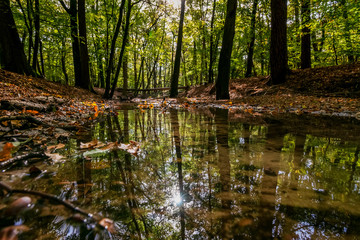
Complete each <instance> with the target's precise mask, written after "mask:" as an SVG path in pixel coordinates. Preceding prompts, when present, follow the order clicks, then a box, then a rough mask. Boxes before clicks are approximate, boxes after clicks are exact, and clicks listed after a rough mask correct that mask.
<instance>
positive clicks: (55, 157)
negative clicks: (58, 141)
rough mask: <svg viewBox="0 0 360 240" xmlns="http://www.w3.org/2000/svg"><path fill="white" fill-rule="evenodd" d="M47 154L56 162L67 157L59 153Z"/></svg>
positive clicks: (46, 153)
mask: <svg viewBox="0 0 360 240" xmlns="http://www.w3.org/2000/svg"><path fill="white" fill-rule="evenodd" d="M45 155H46V156H48V157H49V158H51V159H52V160H53V161H55V162H58V161H60V160H62V159H64V158H65V157H64V156H62V155H60V154H58V153H50V152H45Z"/></svg>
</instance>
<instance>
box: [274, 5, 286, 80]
mask: <svg viewBox="0 0 360 240" xmlns="http://www.w3.org/2000/svg"><path fill="white" fill-rule="evenodd" d="M286 20H287V0H271V43H270V74H271V80H270V84H280V83H284V82H285V81H286V75H287V73H288V71H289V70H288V50H287V37H286V35H287V34H286V28H287V26H286Z"/></svg>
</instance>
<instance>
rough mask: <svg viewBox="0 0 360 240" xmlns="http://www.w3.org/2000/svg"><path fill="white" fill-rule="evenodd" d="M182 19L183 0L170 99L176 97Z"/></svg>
mask: <svg viewBox="0 0 360 240" xmlns="http://www.w3.org/2000/svg"><path fill="white" fill-rule="evenodd" d="M184 17H185V0H181V12H180V22H179V32H178V38H177V45H176V53H175V62H174V70H173V73H172V76H171V83H170V84H171V85H170V97H177V95H178V87H179V76H180V63H181V47H182V40H183V39H182V38H183V26H184Z"/></svg>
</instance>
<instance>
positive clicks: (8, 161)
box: [0, 152, 49, 169]
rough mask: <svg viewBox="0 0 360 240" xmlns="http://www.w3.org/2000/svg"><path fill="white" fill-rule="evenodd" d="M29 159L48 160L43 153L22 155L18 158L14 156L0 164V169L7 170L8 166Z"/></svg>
mask: <svg viewBox="0 0 360 240" xmlns="http://www.w3.org/2000/svg"><path fill="white" fill-rule="evenodd" d="M31 158H49V157H48V156H46V155H45V154H44V153H42V152H35V153H28V154H24V155H20V156H16V157H13V158H10V159H9V160H6V161H3V162H0V168H1V169H3V168H7V167H9V166H10V165H12V164H14V163H16V162H22V161H25V160H28V159H31Z"/></svg>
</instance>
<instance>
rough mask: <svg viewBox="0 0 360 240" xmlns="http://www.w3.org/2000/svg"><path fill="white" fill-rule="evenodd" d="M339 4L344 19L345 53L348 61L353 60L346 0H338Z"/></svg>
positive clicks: (351, 61)
mask: <svg viewBox="0 0 360 240" xmlns="http://www.w3.org/2000/svg"><path fill="white" fill-rule="evenodd" d="M340 6H341V8H342V13H343V18H344V21H345V23H344V24H345V28H344V36H345V41H346V53H347V56H348V60H349V62H350V63H353V62H354V55H353V53H352V50H353V49H352V43H351V37H350V23H349V17H348V10H347V6H346V0H340Z"/></svg>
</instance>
